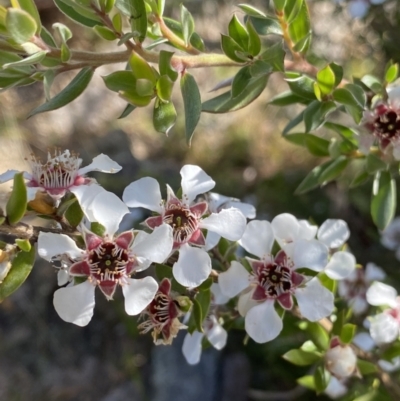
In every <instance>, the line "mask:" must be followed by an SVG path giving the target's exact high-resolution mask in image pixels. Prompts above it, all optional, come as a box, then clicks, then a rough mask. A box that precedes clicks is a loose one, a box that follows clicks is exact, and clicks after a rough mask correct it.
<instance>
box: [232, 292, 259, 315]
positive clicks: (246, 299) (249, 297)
mask: <svg viewBox="0 0 400 401" xmlns="http://www.w3.org/2000/svg"><path fill="white" fill-rule="evenodd" d="M253 293H254V289H252V288H249V290H248V291H245V292H243V294H241V295H240V297H239V300H238V305H237V309H238V312H239V314H240V316H246V314H247V312H248V311H249V310H250V309H251V308H253V307H254V306H256V305H258V304H259V302H258V301H255V300H254V299H253Z"/></svg>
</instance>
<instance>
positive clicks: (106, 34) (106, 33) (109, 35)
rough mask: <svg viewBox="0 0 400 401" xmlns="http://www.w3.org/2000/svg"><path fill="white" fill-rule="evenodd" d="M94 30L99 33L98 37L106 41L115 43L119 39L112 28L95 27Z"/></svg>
mask: <svg viewBox="0 0 400 401" xmlns="http://www.w3.org/2000/svg"><path fill="white" fill-rule="evenodd" d="M93 30H94V31H95V32H96V33H97V35H99V36H100V37H101V38H103V39H105V40H109V41H113V40H116V39H118V37H117V35H116V34H115V33H114V32H113V31H112V30H111V29H110V28H107V27H105V26H101V25H96V26H95V27H93Z"/></svg>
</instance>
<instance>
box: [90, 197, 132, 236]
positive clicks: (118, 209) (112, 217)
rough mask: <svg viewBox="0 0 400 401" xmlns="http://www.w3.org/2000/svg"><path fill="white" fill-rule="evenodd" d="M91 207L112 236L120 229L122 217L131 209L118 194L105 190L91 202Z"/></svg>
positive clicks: (94, 215) (97, 218) (97, 219)
mask: <svg viewBox="0 0 400 401" xmlns="http://www.w3.org/2000/svg"><path fill="white" fill-rule="evenodd" d="M89 209H90V210H91V211H92V214H93V217H94V218H95V220H96V221H97V222H99V223H100V224H101V225H103V226H104V227H105V229H106V234H108V235H109V236H110V237H112V236H113V235H114V233H115V232H116V231H117V230H118V227H119V223H121V220H122V218H123V217H124V216H125V215H126V214H127V213H129V209H128V208H127V206H126V205H125V203H124V202H122V201H121V199H119V198H118V196H117V195H114V194H113V193H111V192H108V191H104V192H101V193H99V194H98V195H97V196H96V197H95V198H94V200H93V202H92V203H91V205H90V207H89Z"/></svg>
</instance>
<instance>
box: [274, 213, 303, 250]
mask: <svg viewBox="0 0 400 401" xmlns="http://www.w3.org/2000/svg"><path fill="white" fill-rule="evenodd" d="M271 226H272V229H273V231H274V234H275V238H276V240H277V242H278V244H279V245H280V246H281V247H282V246H284V245H285V244H287V243H289V242H293V241H294V240H295V239H297V237H298V235H299V232H300V224H299V222H298V220H297V219H296V217H294V216H293V215H291V214H289V213H282V214H280V215H278V216H276V217H275V218H274V219H273V220H272V222H271Z"/></svg>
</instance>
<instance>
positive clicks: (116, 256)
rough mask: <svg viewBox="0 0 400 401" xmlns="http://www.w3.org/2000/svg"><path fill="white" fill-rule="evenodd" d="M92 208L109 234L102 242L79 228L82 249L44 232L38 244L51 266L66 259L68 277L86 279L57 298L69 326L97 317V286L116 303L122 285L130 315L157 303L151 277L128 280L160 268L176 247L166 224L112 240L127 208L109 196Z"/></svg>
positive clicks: (97, 200)
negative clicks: (149, 231)
mask: <svg viewBox="0 0 400 401" xmlns="http://www.w3.org/2000/svg"><path fill="white" fill-rule="evenodd" d="M89 206H90V207H89ZM88 208H89V210H90V213H91V214H92V215H93V217H94V218H95V220H96V221H97V222H98V223H100V224H101V225H103V226H104V228H105V233H104V236H102V237H100V236H98V235H96V234H94V233H92V232H90V231H88V230H87V229H85V228H84V227H81V230H82V235H83V238H84V240H85V249H84V250H82V249H80V248H78V246H77V245H76V243H75V242H74V241H73V240H72V239H71V238H70V237H68V236H66V235H64V234H53V233H43V232H41V233H40V235H39V239H38V252H39V255H40V256H41V257H42V258H44V259H46V260H48V261H52V259H53V258H54V257H60V255H66V256H67V257H68V258H69V260H70V261H71V266H70V267H69V274H70V276H73V277H85V278H87V280H86V281H84V282H83V283H81V284H77V285H68V286H67V287H64V288H60V289H59V290H57V291H56V292H55V293H54V307H55V309H56V311H57V313H58V314H59V315H60V317H61V318H62V319H63V320H65V321H66V322H71V323H74V324H76V325H78V326H85V325H87V324H88V323H89V321H90V319H91V318H92V316H93V308H94V292H95V288H96V286H98V287H99V288H100V290H101V291H102V292H103V294H104V295H105V296H106V298H107V299H112V297H113V294H114V292H115V290H116V287H117V285H121V287H122V292H123V294H124V297H125V310H126V313H127V314H128V315H137V314H139V313H140V312H141V311H142V310H143V309H144V308H145V307H146V306H147V305H148V304H149V303H150V302H151V301H152V299H153V298H154V295H155V293H156V292H157V289H158V284H157V282H156V281H155V280H154V279H153V278H152V277H145V278H143V279H137V280H136V279H131V278H130V276H131V275H132V274H133V273H134V272H137V271H141V270H144V269H146V268H147V267H148V266H149V265H150V263H151V262H157V263H162V262H163V261H164V260H165V258H166V257H167V256H168V255H169V254H170V252H171V249H172V244H173V239H172V229H171V228H170V227H169V226H167V225H164V226H162V227H159V228H157V229H156V230H154V231H153V233H152V234H150V235H149V234H146V233H144V232H138V233H137V234H136V236H135V234H134V232H133V231H126V232H124V233H122V234H119V235H118V236H116V237H115V238H114V234H115V232H116V231H117V229H118V226H119V223H120V221H121V219H122V217H123V216H124V215H125V214H126V213H128V208H127V207H126V205H125V204H124V203H123V202H122V201H121V200H120V199H119V198H118V197H116V196H115V195H114V194H112V193H110V192H102V193H100V194H99V195H97V196H96V197H94V199H93V202H92V203H91V204H90V205H88ZM86 212H87V211H86Z"/></svg>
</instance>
